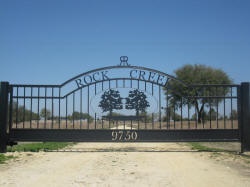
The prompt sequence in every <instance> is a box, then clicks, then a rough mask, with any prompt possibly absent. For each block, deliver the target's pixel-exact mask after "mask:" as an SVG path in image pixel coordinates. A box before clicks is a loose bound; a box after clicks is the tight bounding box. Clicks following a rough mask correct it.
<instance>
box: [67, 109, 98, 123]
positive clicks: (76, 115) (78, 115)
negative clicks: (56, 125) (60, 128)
mask: <svg viewBox="0 0 250 187" xmlns="http://www.w3.org/2000/svg"><path fill="white" fill-rule="evenodd" d="M68 118H69V120H73V119H74V120H85V119H88V120H89V121H90V122H92V121H93V117H92V116H91V115H89V114H88V113H81V112H78V111H74V112H73V113H72V115H71V116H68Z"/></svg>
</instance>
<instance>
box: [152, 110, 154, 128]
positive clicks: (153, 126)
mask: <svg viewBox="0 0 250 187" xmlns="http://www.w3.org/2000/svg"><path fill="white" fill-rule="evenodd" d="M152 129H154V113H152Z"/></svg>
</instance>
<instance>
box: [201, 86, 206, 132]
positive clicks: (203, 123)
mask: <svg viewBox="0 0 250 187" xmlns="http://www.w3.org/2000/svg"><path fill="white" fill-rule="evenodd" d="M204 90H205V87H204V86H202V95H203V96H205V91H204ZM204 113H205V111H204V109H203V114H201V121H202V128H203V129H204V127H205V122H204V121H205V116H204Z"/></svg>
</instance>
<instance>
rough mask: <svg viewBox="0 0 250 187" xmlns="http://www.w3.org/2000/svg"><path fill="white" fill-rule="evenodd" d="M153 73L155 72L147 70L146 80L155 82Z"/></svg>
mask: <svg viewBox="0 0 250 187" xmlns="http://www.w3.org/2000/svg"><path fill="white" fill-rule="evenodd" d="M155 75H156V73H155V72H151V71H150V72H149V76H148V81H150V82H156V81H155V80H154V78H155Z"/></svg>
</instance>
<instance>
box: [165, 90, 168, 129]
mask: <svg viewBox="0 0 250 187" xmlns="http://www.w3.org/2000/svg"><path fill="white" fill-rule="evenodd" d="M166 98H167V102H166V108H165V112H166V114H165V115H166V128H167V129H168V127H169V123H168V100H169V98H168V89H167V90H166Z"/></svg>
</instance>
